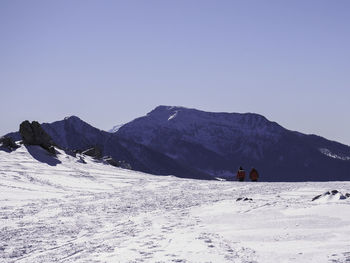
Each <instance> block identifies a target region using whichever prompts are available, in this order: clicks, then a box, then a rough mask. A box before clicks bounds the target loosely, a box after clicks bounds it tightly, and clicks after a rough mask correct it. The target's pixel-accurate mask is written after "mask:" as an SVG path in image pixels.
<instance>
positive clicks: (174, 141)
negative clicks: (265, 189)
mask: <svg viewBox="0 0 350 263" xmlns="http://www.w3.org/2000/svg"><path fill="white" fill-rule="evenodd" d="M42 127H43V128H44V130H45V131H46V132H47V133H48V134H49V135H50V136H51V137H52V139H53V140H54V141H55V142H56V144H58V145H60V146H61V147H63V148H68V149H71V150H85V149H87V148H90V147H98V148H99V149H101V151H102V153H103V155H108V156H111V157H113V158H114V159H116V160H124V161H126V162H127V163H130V164H131V166H132V168H133V169H135V170H138V171H142V172H147V173H152V174H157V175H169V174H171V175H175V176H178V177H185V178H197V179H214V178H218V177H219V178H227V179H233V178H234V177H235V174H236V171H237V169H238V167H239V166H243V168H245V169H246V170H248V172H249V170H250V169H251V168H252V167H255V168H257V169H258V171H259V172H260V179H261V180H263V181H330V180H333V181H335V180H349V179H350V147H349V146H346V145H343V144H340V143H337V142H333V141H329V140H326V139H324V138H322V137H319V136H316V135H305V134H302V133H299V132H294V131H290V130H287V129H285V128H283V127H282V126H280V125H278V124H277V123H275V122H271V121H269V120H267V119H266V118H265V117H263V116H261V115H258V114H252V113H245V114H239V113H212V112H204V111H199V110H195V109H188V108H183V107H170V106H159V107H157V108H155V109H154V110H153V111H151V112H150V113H148V114H147V115H146V116H143V117H140V118H138V119H135V120H133V121H131V122H129V123H127V124H124V125H123V126H122V127H119V128H118V130H117V131H116V132H115V133H109V132H105V131H102V130H99V129H97V128H94V127H92V126H91V125H89V124H87V123H86V122H84V121H82V120H81V119H79V118H78V117H75V116H71V117H68V118H65V119H64V120H61V121H57V122H54V123H44V124H42ZM9 135H10V136H11V137H13V138H15V139H20V136H19V134H18V133H12V134H9Z"/></svg>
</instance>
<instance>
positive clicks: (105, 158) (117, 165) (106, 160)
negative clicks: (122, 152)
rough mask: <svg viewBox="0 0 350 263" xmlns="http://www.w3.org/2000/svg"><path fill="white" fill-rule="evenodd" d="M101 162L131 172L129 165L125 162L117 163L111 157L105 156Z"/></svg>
mask: <svg viewBox="0 0 350 263" xmlns="http://www.w3.org/2000/svg"><path fill="white" fill-rule="evenodd" d="M103 161H105V162H106V163H108V164H110V165H112V166H115V167H120V168H124V169H129V170H131V169H132V168H131V165H130V164H129V163H127V162H125V161H117V160H114V159H113V158H112V157H110V156H105V157H103Z"/></svg>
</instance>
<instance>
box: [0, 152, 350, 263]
mask: <svg viewBox="0 0 350 263" xmlns="http://www.w3.org/2000/svg"><path fill="white" fill-rule="evenodd" d="M83 158H84V159H85V162H86V164H84V163H82V161H81V160H80V159H79V158H75V157H72V156H69V155H66V154H65V153H63V152H61V154H59V155H58V157H57V158H54V157H52V156H49V155H48V154H47V153H46V152H45V151H44V150H42V149H41V148H40V147H36V146H30V147H28V148H25V147H23V146H22V147H21V148H19V149H17V150H16V151H14V152H11V153H7V152H4V151H0V206H1V211H0V262H6V263H8V262H18V263H23V262H31V263H33V262H269V263H270V262H318V263H319V262H350V198H344V196H346V195H345V194H346V193H349V192H350V182H322V183H315V182H310V183H308V182H307V183H263V182H258V183H252V182H244V183H239V182H226V181H200V180H191V179H180V178H175V177H172V176H154V175H148V174H143V173H139V172H135V171H129V170H123V169H119V168H115V167H112V166H109V165H105V164H103V163H100V162H96V161H94V160H93V159H91V158H88V157H83ZM332 190H338V191H339V192H338V193H335V192H334V194H332V193H330V194H324V193H325V192H327V191H332ZM340 192H341V193H340ZM322 194H323V195H322ZM318 195H321V196H320V197H319V198H318V199H316V200H315V201H311V200H312V199H313V198H314V197H315V196H318ZM240 198H241V200H238V201H237V199H240ZM245 199H248V200H245Z"/></svg>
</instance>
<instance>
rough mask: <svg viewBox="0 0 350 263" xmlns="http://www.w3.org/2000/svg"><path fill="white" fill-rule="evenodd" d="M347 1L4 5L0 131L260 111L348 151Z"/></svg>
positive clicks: (0, 4)
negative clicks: (36, 124)
mask: <svg viewBox="0 0 350 263" xmlns="http://www.w3.org/2000/svg"><path fill="white" fill-rule="evenodd" d="M349 14H350V1H349V0H337V1H332V0H327V1H324V0H288V1H281V0H276V1H269V0H264V1H262V0H255V1H254V0H240V1H235V0H228V1H224V0H222V1H220V0H217V1H214V0H210V1H205V0H197V1H194V0H172V1H170V0H165V1H164V0H159V1H141V0H140V1H133V0H125V1H117V0H113V1H97V0H96V1H89V0H82V1H79V0H74V1H46V0H45V1H35V0H31V1H25V0H22V1H17V0H2V1H0V40H1V41H0V94H1V95H0V97H1V102H0V121H1V127H0V134H5V133H7V132H10V131H14V130H17V129H18V125H19V123H20V122H21V121H22V120H24V119H29V120H39V121H40V122H51V121H55V120H59V119H62V118H64V117H65V116H68V115H77V116H79V117H81V118H82V119H83V120H85V121H87V122H89V123H91V124H92V125H94V126H96V127H98V128H101V129H109V128H111V127H112V126H114V125H116V124H120V123H124V122H128V121H130V120H132V119H134V118H136V117H139V116H142V115H144V114H146V113H147V112H149V111H150V110H151V109H153V108H154V107H156V106H157V105H160V104H162V105H178V106H185V107H191V108H199V109H202V110H206V111H225V112H255V113H260V114H262V115H264V116H266V117H267V118H269V119H270V120H273V121H276V122H278V123H280V124H281V125H283V126H284V127H286V128H288V129H292V130H298V131H301V132H305V133H314V134H318V135H321V136H324V137H326V138H328V139H332V140H338V141H340V142H342V143H345V144H348V145H350V118H349V113H350V104H349V101H350V15H349Z"/></svg>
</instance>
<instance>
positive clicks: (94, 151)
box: [82, 147, 102, 159]
mask: <svg viewBox="0 0 350 263" xmlns="http://www.w3.org/2000/svg"><path fill="white" fill-rule="evenodd" d="M82 154H85V155H88V156H91V157H93V158H95V159H101V158H102V152H101V150H100V149H99V148H98V147H91V148H89V149H87V150H85V151H83V152H82Z"/></svg>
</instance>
